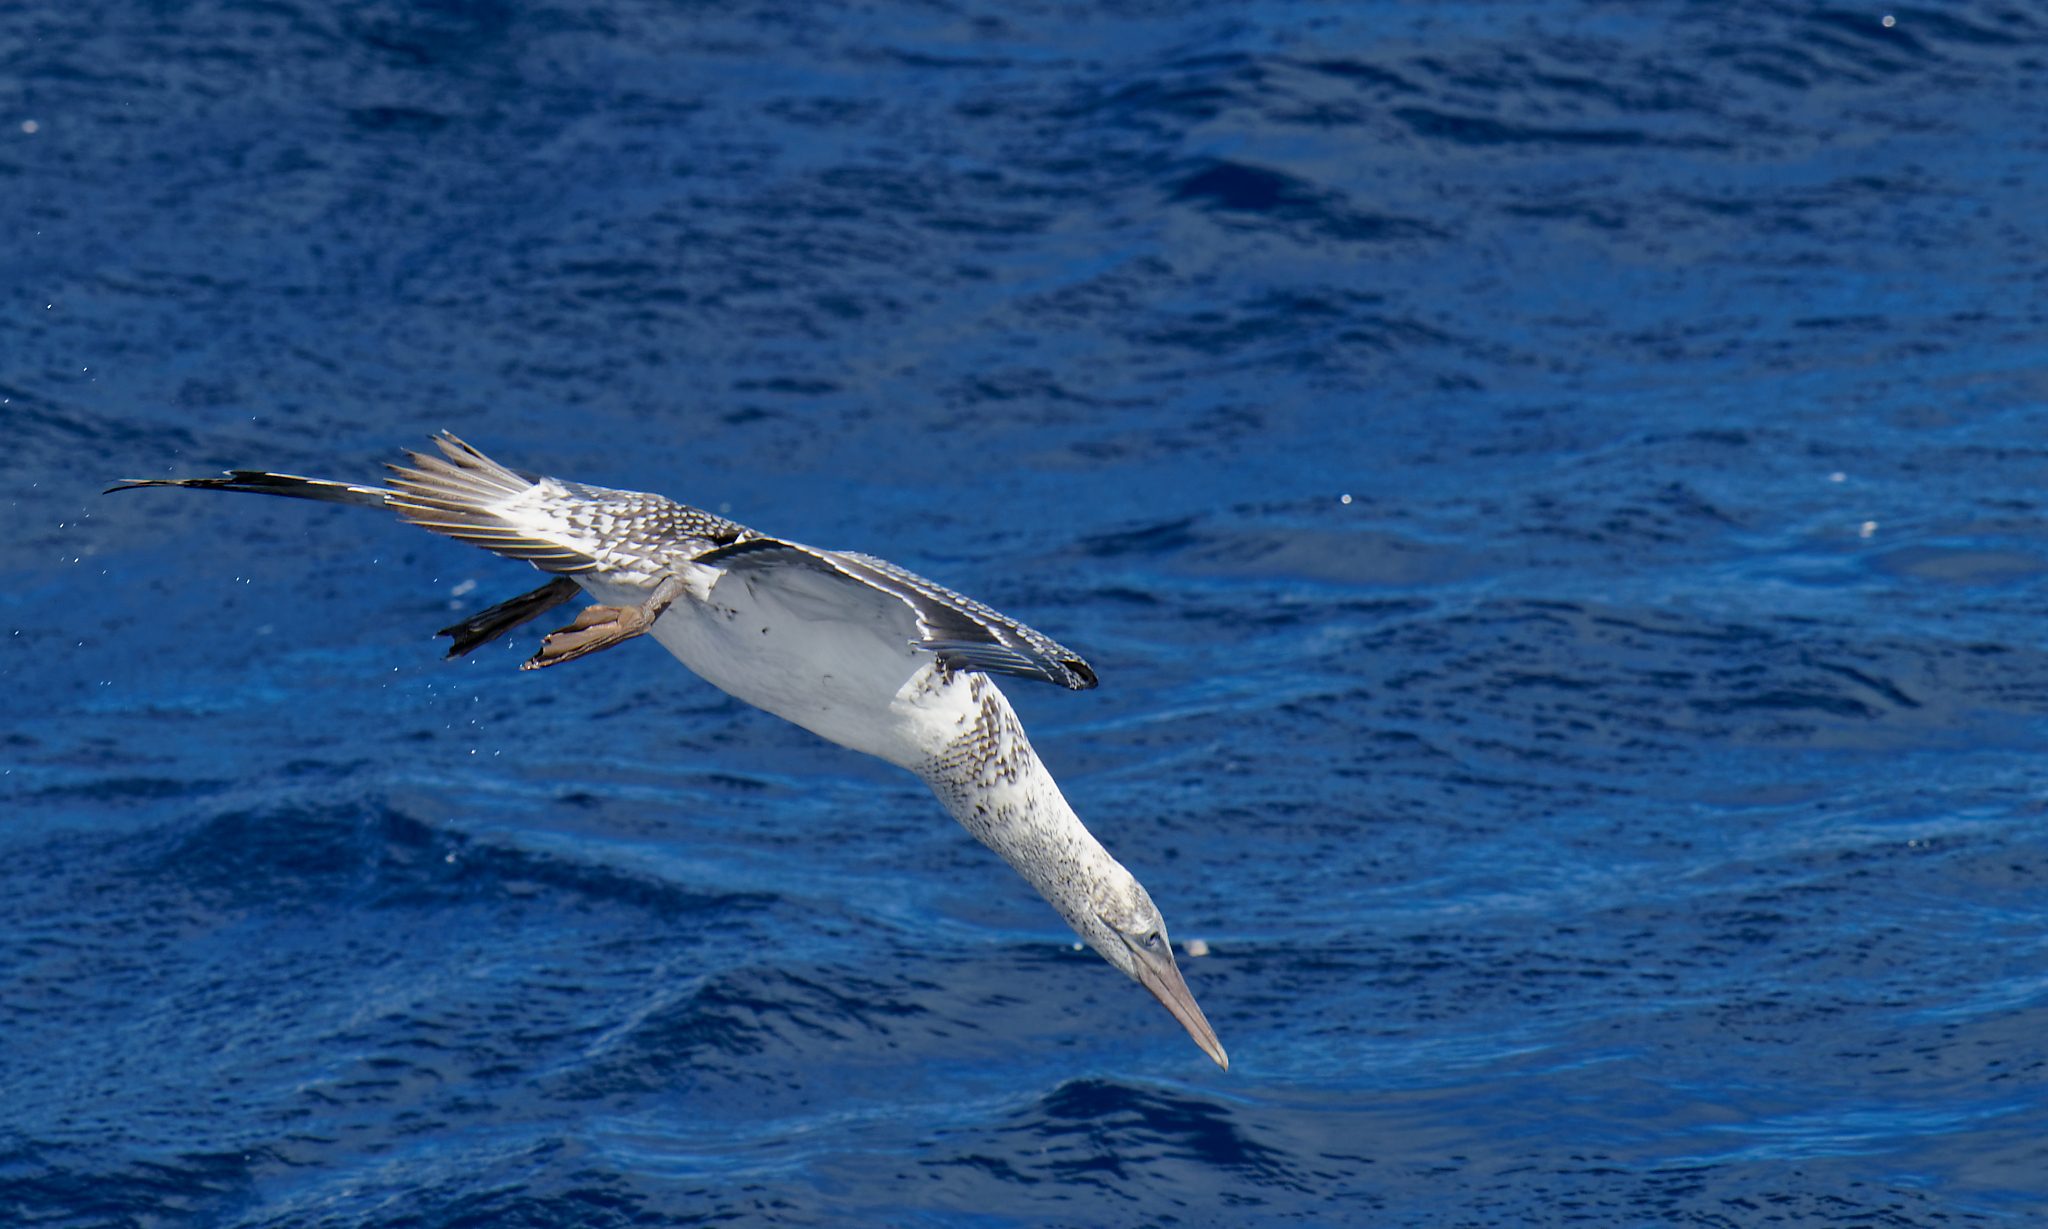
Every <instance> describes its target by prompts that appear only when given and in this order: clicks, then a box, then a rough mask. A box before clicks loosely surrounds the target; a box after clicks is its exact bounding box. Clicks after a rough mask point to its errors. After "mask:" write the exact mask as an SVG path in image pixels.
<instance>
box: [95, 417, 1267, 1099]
mask: <svg viewBox="0 0 2048 1229" xmlns="http://www.w3.org/2000/svg"><path fill="white" fill-rule="evenodd" d="M434 443H435V444H436V445H437V446H438V448H439V451H440V454H441V455H439V456H429V455H426V454H423V453H418V452H408V453H407V454H406V455H407V456H408V457H409V458H410V459H411V462H412V463H411V464H410V465H392V466H390V467H389V468H390V469H391V471H392V476H391V478H390V480H389V486H388V487H367V486H356V485H354V484H352V483H345V482H327V481H323V480H320V479H316V478H299V477H294V476H292V475H290V474H272V473H266V472H263V471H260V470H233V471H230V472H229V473H228V474H227V476H226V477H223V478H171V479H130V480H126V481H124V482H122V483H120V484H118V485H116V486H113V487H110V488H108V489H109V490H110V491H120V490H129V489H132V488H135V487H146V486H177V487H190V488H193V489H197V490H208V491H245V492H251V493H254V494H259V495H281V496H287V497H290V498H294V499H314V500H322V501H325V502H329V503H346V504H362V505H365V506H369V507H381V508H389V509H391V510H392V511H394V512H396V513H397V514H398V515H399V517H400V518H401V519H402V520H404V521H406V522H408V523H410V524H414V525H418V526H420V527H421V528H422V529H428V530H432V531H433V532H435V533H439V534H445V535H447V536H448V537H451V538H455V539H456V540H458V541H462V542H468V543H470V544H472V545H475V546H481V547H483V548H484V549H486V550H489V551H492V552H494V553H496V554H500V555H504V556H506V557H508V558H512V559H524V560H526V561H527V562H529V563H531V564H532V565H533V566H534V567H536V568H538V569H540V570H541V571H543V572H550V573H555V574H556V579H554V580H552V581H550V582H549V583H547V584H545V585H543V586H541V587H540V588H538V589H535V590H533V591H532V592H530V593H525V594H522V595H520V596H519V597H515V598H513V599H511V600H510V601H506V602H501V603H499V604H498V605H496V606H493V607H491V608H490V609H488V610H485V611H482V612H480V613H478V614H476V615H473V616H471V617H470V618H467V619H464V620H463V621H461V622H460V623H457V624H455V625H454V626H452V627H448V628H444V629H442V631H441V633H440V634H441V635H444V636H451V637H453V638H454V644H453V645H452V646H451V647H450V648H449V650H448V655H449V656H450V657H455V656H459V655H460V654H463V653H467V652H468V651H470V650H471V649H473V648H475V647H477V646H478V645H480V644H484V643H486V642H488V641H490V640H491V639H493V638H495V637H497V636H499V635H502V634H503V633H505V632H507V631H510V630H511V629H512V628H514V627H517V626H519V625H520V624H522V623H525V622H526V621H527V620H529V619H533V618H536V617H538V616H539V615H542V614H544V613H546V612H547V611H549V610H551V609H553V608H555V607H556V606H559V605H561V604H562V603H564V602H566V601H568V600H569V599H570V598H572V597H574V596H575V594H576V590H577V589H578V588H581V589H582V590H583V591H584V592H587V593H589V594H590V595H591V596H592V597H593V598H595V599H596V600H597V603H598V604H597V605H594V606H589V607H586V608H585V609H584V610H583V611H582V612H581V613H580V614H579V615H578V616H577V617H576V619H575V620H574V621H573V622H572V623H570V624H569V625H568V626H567V627H564V628H562V629H560V630H558V631H556V632H553V633H551V634H550V635H548V636H547V637H546V638H545V639H544V640H543V641H542V642H541V647H540V650H539V652H537V653H535V654H534V656H533V657H532V658H531V659H529V660H528V661H527V662H526V663H525V664H524V666H522V669H537V668H540V667H545V666H553V665H558V664H560V663H562V662H566V661H572V660H574V659H575V658H577V657H581V656H584V655H586V654H589V653H594V652H598V651H599V650H602V649H606V648H610V647H612V646H613V645H616V644H619V643H621V642H623V641H625V640H630V639H632V638H633V637H636V636H640V635H651V636H653V637H654V638H655V640H657V641H659V642H660V643H661V645H662V647H664V648H666V649H667V650H668V651H669V652H670V653H673V654H674V655H675V656H676V658H677V659H678V660H679V661H681V662H682V663H683V664H684V665H685V666H688V667H689V668H690V669H691V670H694V671H696V672H697V674H698V675H699V676H701V677H702V678H703V679H704V680H705V681H706V682H708V683H710V684H711V685H712V686H714V687H717V688H718V689H719V690H721V691H723V692H725V693H727V694H728V695H731V696H734V697H736V698H738V699H741V700H744V701H746V702H747V703H749V704H751V705H753V706H754V707H756V708H761V709H766V710H767V711H768V712H771V713H773V714H775V715H776V716H778V717H781V718H784V719H785V720H788V721H793V722H795V723H796V724H797V725H800V726H802V727H803V728H805V729H807V730H809V731H811V732H812V733H814V734H817V735H819V736H821V737H823V738H826V739H828V740H830V741H832V742H835V743H838V744H839V745H840V746H843V747H850V748H852V749H853V750H855V751H861V752H865V753H866V754H868V755H872V756H877V757H879V758H881V759H884V760H887V761H889V762H890V763H892V764H896V765H899V766H901V767H904V768H907V769H909V770H910V771H911V772H913V773H916V774H917V775H918V776H919V777H920V778H922V779H923V780H924V782H925V784H927V785H929V786H930V787H931V790H932V793H934V794H936V795H937V796H938V799H939V801H940V802H941V803H943V804H944V805H945V807H946V810H947V811H949V812H951V813H952V816H953V818H954V819H957V820H959V821H960V824H961V826H962V827H964V828H966V829H967V831H968V832H970V833H972V834H973V835H974V837H975V839H976V840H979V841H980V842H981V843H982V844H984V845H986V846H988V847H989V848H990V849H993V850H995V851H996V853H998V854H1000V855H1002V858H1003V860H1004V861H1006V862H1008V863H1009V864H1010V866H1011V868H1012V869H1014V870H1015V871H1016V872H1017V873H1018V874H1020V875H1022V876H1024V878H1025V879H1026V880H1028V881H1030V883H1031V886H1032V887H1034V888H1037V889H1038V891H1039V894H1040V895H1042V896H1044V897H1045V899H1046V900H1047V901H1049V902H1051V904H1052V907H1053V908H1054V909H1056V910H1058V911H1059V915H1060V916H1061V917H1062V918H1064V919H1066V923H1067V925H1069V926H1071V927H1073V928H1074V933H1075V934H1077V935H1079V936H1080V937H1081V938H1082V939H1083V940H1084V941H1086V942H1087V944H1088V945H1089V946H1090V947H1092V948H1094V949H1095V950H1096V952H1098V953H1099V954H1100V955H1101V956H1102V958H1103V959H1104V960H1107V961H1108V962H1109V963H1110V964H1112V965H1115V966H1116V967H1117V968H1118V969H1120V970H1122V971H1123V972H1124V974H1125V975H1126V976H1129V977H1130V978H1132V979H1133V980H1135V981H1137V982H1138V983H1139V984H1140V985H1142V986H1144V987H1145V988H1146V989H1147V990H1149V991H1151V992H1152V994H1153V995H1154V996H1155V997H1157V998H1158V1000H1159V1001H1160V1003H1162V1004H1163V1005H1164V1006H1165V1007H1166V1009H1167V1010H1168V1011H1169V1012H1171V1013H1173V1018H1174V1019H1176V1020H1178V1021H1180V1023H1181V1026H1182V1027H1183V1028H1185V1029H1186V1030H1187V1031H1188V1035H1189V1036H1191V1037H1193V1038H1194V1040H1195V1044H1196V1045H1199V1046H1200V1047H1202V1050H1203V1051H1204V1052H1205V1053H1207V1054H1208V1055H1209V1057H1210V1058H1212V1059H1214V1060H1215V1061H1216V1065H1217V1066H1219V1067H1222V1068H1224V1069H1225V1070H1228V1069H1229V1067H1230V1059H1229V1056H1228V1055H1226V1054H1225V1053H1224V1050H1223V1046H1222V1045H1221V1044H1220V1043H1219V1042H1218V1041H1217V1040H1216V1033H1215V1030H1214V1029H1212V1028H1210V1027H1209V1021H1208V1020H1207V1019H1206V1018H1205V1017H1204V1016H1203V1015H1202V1009H1201V1008H1200V1007H1199V1006H1197V1005H1196V1003H1195V998H1194V995H1193V994H1191V993H1189V991H1188V987H1187V983H1186V981H1184V980H1183V979H1182V977H1181V973H1180V969H1179V967H1178V966H1177V965H1176V964H1175V963H1174V959H1173V943H1172V941H1171V940H1170V939H1168V938H1167V934H1166V922H1165V920H1164V919H1163V918H1161V917H1160V914H1159V909H1158V907H1157V906H1155V905H1154V904H1153V903H1152V897H1151V896H1150V895H1149V894H1148V893H1147V892H1146V891H1145V888H1144V886H1143V885H1142V884H1140V883H1139V882H1138V881H1137V879H1136V878H1134V877H1133V876H1132V875H1131V873H1130V872H1129V871H1128V870H1125V869H1124V867H1123V864H1122V863H1120V862H1118V861H1117V860H1116V859H1115V858H1113V857H1111V856H1110V855H1109V851H1108V850H1106V849H1104V848H1103V847H1102V843H1101V842H1100V841H1098V840H1096V839H1095V836H1094V835H1093V834H1092V833H1090V832H1089V831H1088V829H1087V828H1086V827H1085V826H1083V824H1082V823H1081V819H1080V817H1079V816H1077V815H1076V814H1074V810H1073V808H1072V807H1070V806H1068V805H1067V800H1066V799H1065V798H1064V797H1063V796H1062V795H1061V794H1060V788H1059V786H1058V784H1056V783H1055V782H1054V781H1053V779H1052V774H1051V773H1049V772H1047V771H1046V768H1045V765H1044V764H1043V763H1041V762H1040V761H1039V758H1038V755H1037V754H1036V753H1035V752H1034V751H1032V749H1031V741H1030V739H1028V738H1026V737H1025V734H1024V727H1023V726H1022V725H1021V724H1020V723H1019V722H1018V720H1017V714H1016V713H1015V711H1013V710H1012V709H1011V707H1010V702H1009V700H1008V699H1006V698H1005V697H1004V695H1003V693H1002V691H1001V690H999V689H998V688H997V687H996V684H995V680H994V678H993V677H991V676H993V675H997V674H1005V675H1010V676H1013V677H1016V678H1025V679H1037V680H1040V681H1042V682H1048V683H1057V684H1059V685H1060V686H1062V687H1068V688H1072V689H1074V690H1077V691H1079V690H1085V689H1087V688H1090V687H1093V686H1095V682H1096V679H1095V672H1094V671H1093V670H1092V669H1090V668H1089V666H1088V663H1086V662H1085V661H1083V660H1081V658H1080V657H1079V656H1078V655H1076V654H1075V653H1074V652H1073V651H1072V650H1069V649H1067V648H1065V647H1063V646H1061V645H1059V644H1057V643H1055V642H1054V641H1053V640H1051V639H1050V638H1048V637H1046V636H1043V635H1041V634H1039V633H1038V632H1035V631H1033V630H1032V629H1030V628H1028V627H1026V626H1024V625H1023V624H1021V623H1019V622H1017V621H1016V620H1014V619H1010V618H1006V617H1004V616H1003V615H1000V614H997V613H996V612H995V611H993V610H991V609H989V608H988V607H986V606H984V605H982V604H981V603H980V602H977V601H974V600H973V599H972V598H967V597H963V596H961V595H960V594H958V593H955V592H953V591H952V590H950V589H945V588H941V587H940V586H939V585H936V584H934V583H932V582H931V581H929V580H926V579H925V578H923V577H922V576H918V575H916V574H914V573H912V572H909V571H906V570H905V569H903V568H900V567H897V566H896V565H895V564H893V563H889V562H887V561H885V560H882V559H877V558H875V557H874V556H872V555H860V554H854V553H853V552H850V551H831V550H820V549H818V548H816V547H811V546H804V545H801V544H799V543H796V542H790V541H786V540H784V539H781V538H773V537H769V536H768V535H766V534H761V533H757V532H755V531H754V530H751V529H748V528H746V527H745V526H742V525H739V524H736V523H734V522H732V521H729V520H727V519H725V518H724V517H722V516H716V515H713V514H712V513H709V512H705V511H703V510H701V509H698V508H692V507H689V506H687V505H685V504H679V503H676V502H675V501H674V500H671V499H667V498H664V497H663V496H660V495H648V494H643V493H641V492H637V491H617V490H611V489H608V488H605V487H596V486H585V485H583V484H581V483H576V482H566V481H563V480H561V479H557V478H546V477H528V476H525V475H522V474H519V473H516V472H514V471H512V470H510V469H507V468H505V467H504V466H502V465H499V464H498V463H497V462H495V461H492V460H491V459H490V458H488V457H486V456H484V455H483V454H482V453H481V452H478V451H477V450H476V449H474V448H472V447H470V446H469V445H468V444H465V443H463V442H462V441H461V440H459V439H457V438H456V437H455V436H454V435H452V434H449V433H448V432H445V431H444V432H442V433H441V434H440V435H439V436H437V437H435V439H434Z"/></svg>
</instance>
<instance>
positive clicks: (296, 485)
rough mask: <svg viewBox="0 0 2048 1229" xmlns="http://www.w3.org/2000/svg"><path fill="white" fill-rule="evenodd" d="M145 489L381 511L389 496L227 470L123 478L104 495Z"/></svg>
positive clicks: (368, 489)
mask: <svg viewBox="0 0 2048 1229" xmlns="http://www.w3.org/2000/svg"><path fill="white" fill-rule="evenodd" d="M145 486H184V487H192V488H194V489H195V490H201V491H246V492H247V493H249V494H251V495H281V496H283V497H285V498H286V499H317V500H319V501H320V502H322V503H329V504H361V505H362V506H363V507H366V508H381V507H383V506H384V505H385V498H386V496H388V495H389V494H390V492H389V491H386V490H384V489H383V488H382V487H374V486H357V485H355V484H354V483H352V482H329V481H328V480H327V479H325V478H300V477H298V476H297V475H294V474H272V473H266V472H265V471H263V470H260V469H234V470H229V471H228V473H227V476H226V477H222V478H123V479H122V480H121V481H119V482H117V483H115V484H114V485H113V486H110V487H108V488H107V490H106V492H105V493H106V494H112V493H113V492H115V491H132V490H134V489H136V488H137V487H145Z"/></svg>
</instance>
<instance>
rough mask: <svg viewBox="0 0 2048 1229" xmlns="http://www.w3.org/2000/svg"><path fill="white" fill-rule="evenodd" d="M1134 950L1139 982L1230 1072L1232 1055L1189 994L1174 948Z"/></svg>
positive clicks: (1203, 1049)
mask: <svg viewBox="0 0 2048 1229" xmlns="http://www.w3.org/2000/svg"><path fill="white" fill-rule="evenodd" d="M1131 951H1132V953H1133V954H1134V955H1136V956H1137V958H1138V965H1137V971H1138V983H1139V984H1140V985H1142V986H1144V987H1145V989H1147V990H1150V991H1151V992H1152V997H1153V998H1156V999H1158V1000H1159V1001H1160V1003H1162V1004H1164V1005H1165V1007H1166V1010H1168V1011H1170V1012H1172V1013H1173V1018H1174V1019H1176V1020H1178V1021H1180V1026H1181V1027H1182V1028H1184V1029H1186V1030H1187V1031H1188V1036H1190V1037H1193V1038H1194V1039H1195V1044H1196V1045H1198V1046H1200V1047H1202V1052H1203V1053H1204V1054H1207V1055H1208V1056H1209V1057H1210V1058H1213V1059H1215V1060H1216V1065H1217V1066H1219V1067H1221V1068H1223V1069H1224V1070H1225V1071H1228V1070H1230V1055H1228V1054H1225V1053H1224V1052H1223V1043H1222V1042H1220V1041H1218V1040H1216V1030H1215V1029H1213V1028H1210V1027H1209V1019H1208V1017H1207V1016H1204V1015H1203V1014H1202V1009H1201V1007H1200V1006H1199V1005H1197V1004H1196V1002H1195V996H1194V995H1193V994H1191V993H1189V992H1188V983H1187V982H1186V980H1185V979H1183V978H1182V977H1181V975H1180V966H1179V965H1177V964H1175V963H1174V962H1173V949H1172V948H1170V947H1162V948H1161V949H1160V950H1159V951H1156V952H1150V951H1146V950H1145V949H1144V948H1141V947H1137V946H1135V945H1134V946H1133V947H1132V948H1131Z"/></svg>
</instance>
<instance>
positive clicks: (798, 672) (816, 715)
mask: <svg viewBox="0 0 2048 1229" xmlns="http://www.w3.org/2000/svg"><path fill="white" fill-rule="evenodd" d="M576 580H577V581H578V583H580V584H581V585H582V586H583V587H584V589H585V590H586V591H588V592H589V593H590V595H591V596H592V597H594V598H596V599H597V600H598V601H599V602H603V603H606V604H609V605H634V604H637V603H639V602H640V601H642V600H644V599H645V598H646V596H647V593H648V592H649V587H648V586H643V585H636V584H628V583H620V582H619V581H617V580H615V579H606V578H605V577H602V576H596V575H591V574H585V575H580V576H577V577H576ZM683 580H684V582H685V583H686V584H687V585H688V586H689V588H690V592H689V594H688V596H686V597H685V598H683V599H681V600H678V601H677V602H676V603H675V604H674V605H673V606H671V607H669V609H668V611H667V613H665V614H663V615H662V616H661V618H660V619H659V620H658V621H657V622H656V623H655V625H654V630H653V632H652V633H651V634H652V635H653V637H654V638H655V639H656V640H658V641H660V642H661V645H662V647H664V648H666V649H667V650H668V651H669V652H671V653H673V654H675V656H676V658H677V659H678V660H679V661H681V662H682V663H683V664H684V665H685V666H688V667H689V668H690V669H691V670H692V671H694V672H695V673H696V674H698V675H699V676H701V677H702V678H703V679H704V680H705V681H706V682H708V683H710V684H711V685H712V686H714V687H716V688H718V689H719V690H720V691H723V692H725V693H726V694H727V695H730V696H732V697H734V698H735V699H739V700H744V701H746V702H747V703H748V704H751V705H753V706H755V707H756V708H760V709H764V710H766V711H768V712H771V713H774V714H775V715H776V716H778V717H781V718H783V719H784V720H786V721H790V722H794V723H795V724H797V725H800V726H802V727H803V728H805V729H807V730H809V731H811V732H812V733H814V734H817V735H818V736H820V737H822V738H825V739H828V740H830V741H832V742H835V743H838V744H839V745H840V746H843V747H850V748H852V749H853V750H855V751H859V752H862V753H864V754H867V755H873V756H876V757H878V758H881V759H884V760H887V761H889V762H890V763H892V764H897V765H900V766H902V767H905V768H910V769H913V770H916V769H918V768H919V767H920V766H921V765H923V764H924V763H925V761H926V760H927V759H928V758H929V757H930V755H931V754H932V750H933V748H934V747H935V746H936V745H940V744H942V743H943V741H944V739H945V738H947V737H951V731H953V730H954V729H955V728H956V727H957V726H958V725H959V724H961V722H962V721H963V720H964V719H965V714H966V709H967V705H968V699H967V697H966V696H965V695H964V694H962V695H960V696H957V697H956V696H953V695H951V694H950V693H951V692H952V691H953V690H954V689H953V688H952V687H950V686H946V685H944V684H943V683H941V681H940V680H939V679H938V678H936V677H935V675H936V674H937V672H938V670H939V667H938V662H937V661H936V659H934V658H933V657H932V655H931V654H929V653H921V652H918V651H917V650H915V649H913V648H912V647H911V646H910V644H909V642H908V640H907V639H905V637H904V635H903V631H902V626H901V623H902V616H901V607H900V603H896V601H895V599H893V598H887V597H878V599H877V600H876V601H875V602H874V603H873V604H872V605H870V604H867V603H855V604H849V603H848V601H847V592H848V591H847V587H846V586H845V585H843V584H837V583H832V582H829V581H826V580H824V579H822V578H816V577H814V576H813V575H812V574H810V573H807V572H804V571H802V570H799V569H790V570H788V571H787V573H782V572H778V573H777V574H775V576H774V579H773V582H772V583H770V582H766V581H763V580H762V579H761V578H760V576H759V575H758V574H746V573H726V572H723V571H720V570H718V569H716V568H711V567H703V566H695V565H693V566H692V570H691V573H690V574H688V575H685V576H684V577H683ZM956 708H958V709H960V710H961V711H960V712H959V713H955V712H954V711H953V710H954V709H956Z"/></svg>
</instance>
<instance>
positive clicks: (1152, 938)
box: [1138, 930, 1166, 952]
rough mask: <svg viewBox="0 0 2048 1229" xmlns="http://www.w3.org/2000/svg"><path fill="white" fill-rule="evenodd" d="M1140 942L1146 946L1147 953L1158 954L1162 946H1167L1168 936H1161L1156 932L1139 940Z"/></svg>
mask: <svg viewBox="0 0 2048 1229" xmlns="http://www.w3.org/2000/svg"><path fill="white" fill-rule="evenodd" d="M1138 942H1140V943H1142V944H1143V945H1144V947H1145V950H1146V951H1148V952H1156V951H1158V950H1159V949H1160V948H1161V947H1162V946H1164V945H1165V943H1166V936H1165V935H1162V934H1160V933H1159V932H1158V931H1156V930H1155V931H1153V932H1152V933H1151V934H1149V935H1146V936H1145V937H1144V938H1142V939H1140V940H1138Z"/></svg>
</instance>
